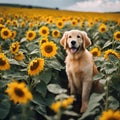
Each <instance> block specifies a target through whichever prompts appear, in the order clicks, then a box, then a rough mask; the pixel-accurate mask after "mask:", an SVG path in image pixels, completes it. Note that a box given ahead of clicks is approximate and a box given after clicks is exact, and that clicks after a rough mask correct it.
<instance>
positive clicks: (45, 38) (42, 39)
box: [39, 37, 48, 46]
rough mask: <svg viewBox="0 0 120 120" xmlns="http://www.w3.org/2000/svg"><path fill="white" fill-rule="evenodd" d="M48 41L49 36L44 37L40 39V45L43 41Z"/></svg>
mask: <svg viewBox="0 0 120 120" xmlns="http://www.w3.org/2000/svg"><path fill="white" fill-rule="evenodd" d="M46 42H48V38H47V37H43V38H41V39H40V41H39V45H40V46H41V45H42V44H43V43H46Z"/></svg>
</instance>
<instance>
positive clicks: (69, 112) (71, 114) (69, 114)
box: [63, 110, 79, 116]
mask: <svg viewBox="0 0 120 120" xmlns="http://www.w3.org/2000/svg"><path fill="white" fill-rule="evenodd" d="M63 114H65V115H68V116H79V114H77V113H75V112H74V111H68V110H66V111H65V112H64V113H63Z"/></svg>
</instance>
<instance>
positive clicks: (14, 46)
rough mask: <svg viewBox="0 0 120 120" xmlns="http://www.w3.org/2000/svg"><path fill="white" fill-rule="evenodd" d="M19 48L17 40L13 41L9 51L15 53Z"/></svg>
mask: <svg viewBox="0 0 120 120" xmlns="http://www.w3.org/2000/svg"><path fill="white" fill-rule="evenodd" d="M19 48H20V44H19V42H14V43H12V44H11V45H10V51H11V53H13V54H15V53H17V52H18V51H19Z"/></svg>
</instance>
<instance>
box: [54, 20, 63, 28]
mask: <svg viewBox="0 0 120 120" xmlns="http://www.w3.org/2000/svg"><path fill="white" fill-rule="evenodd" d="M56 26H57V27H58V28H60V29H62V28H63V27H64V22H63V21H62V20H57V22H56Z"/></svg>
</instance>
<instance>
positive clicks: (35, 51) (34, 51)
mask: <svg viewBox="0 0 120 120" xmlns="http://www.w3.org/2000/svg"><path fill="white" fill-rule="evenodd" d="M38 53H39V50H38V49H35V50H33V51H32V52H31V53H30V54H31V55H33V54H38Z"/></svg>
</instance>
